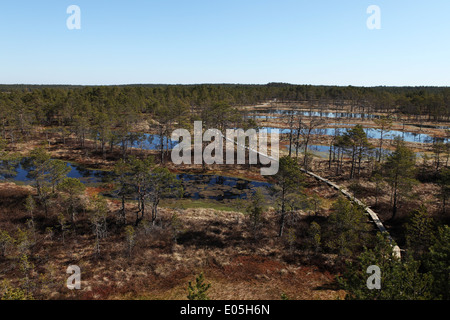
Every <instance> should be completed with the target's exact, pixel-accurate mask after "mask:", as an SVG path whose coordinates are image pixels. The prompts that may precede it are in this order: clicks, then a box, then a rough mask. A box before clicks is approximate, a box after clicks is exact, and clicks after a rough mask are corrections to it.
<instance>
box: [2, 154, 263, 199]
mask: <svg viewBox="0 0 450 320" xmlns="http://www.w3.org/2000/svg"><path fill="white" fill-rule="evenodd" d="M26 160H27V159H26V158H25V159H22V160H21V161H17V162H15V163H14V162H9V163H6V162H0V181H1V180H3V181H5V180H7V181H16V182H22V183H25V184H31V183H32V182H33V180H32V178H31V177H30V176H29V173H30V171H31V170H32V168H30V167H28V166H27V165H26V162H27V161H26ZM67 166H68V167H69V168H70V172H69V174H68V175H67V176H68V177H70V178H77V179H80V181H81V182H83V183H85V184H95V183H105V182H112V181H113V179H114V176H113V174H112V173H111V172H109V171H102V170H92V169H86V168H84V167H83V166H80V165H78V164H74V163H67ZM177 179H179V180H181V182H182V185H183V189H184V197H185V198H191V199H213V200H230V199H238V198H240V199H245V198H247V197H248V196H249V195H250V194H253V192H255V190H256V188H261V187H269V186H270V184H269V183H265V182H258V181H248V180H243V179H238V178H233V177H226V176H219V175H201V174H179V175H177Z"/></svg>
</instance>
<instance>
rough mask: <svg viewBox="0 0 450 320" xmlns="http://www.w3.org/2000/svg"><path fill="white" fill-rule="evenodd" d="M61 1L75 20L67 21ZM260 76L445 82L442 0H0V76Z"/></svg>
mask: <svg viewBox="0 0 450 320" xmlns="http://www.w3.org/2000/svg"><path fill="white" fill-rule="evenodd" d="M72 4H74V5H78V6H79V7H80V9H81V30H69V29H68V28H67V27H66V20H67V18H68V17H69V14H67V13H66V9H67V7H68V6H69V5H72ZM369 5H378V6H379V7H380V8H381V30H369V29H368V28H367V26H366V20H367V19H368V17H369V14H367V13H366V10H367V7H368V6H369ZM268 82H289V83H295V84H316V85H321V84H322V85H360V86H375V85H394V86H403V85H412V86H415V85H437V86H450V1H449V0H429V1H407V0H389V1H387V0H386V1H383V0H370V1H365V0H341V1H336V0H316V1H303V0H276V1H275V0H226V1H223V0H191V1H187V0H146V1H144V0H129V1H115V0H89V1H85V0H71V1H65V0H53V1H47V0H40V1H36V0H29V1H24V0H15V1H2V2H1V3H0V83H3V84H16V83H27V84H83V85H110V84H130V83H170V84H190V83H252V84H264V83H268Z"/></svg>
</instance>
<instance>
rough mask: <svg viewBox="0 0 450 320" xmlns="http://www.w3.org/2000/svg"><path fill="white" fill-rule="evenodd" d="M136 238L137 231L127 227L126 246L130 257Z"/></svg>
mask: <svg viewBox="0 0 450 320" xmlns="http://www.w3.org/2000/svg"><path fill="white" fill-rule="evenodd" d="M135 237H136V231H135V230H134V228H133V226H126V227H125V244H126V248H127V252H128V256H129V257H130V256H131V251H132V250H133V247H134V241H135Z"/></svg>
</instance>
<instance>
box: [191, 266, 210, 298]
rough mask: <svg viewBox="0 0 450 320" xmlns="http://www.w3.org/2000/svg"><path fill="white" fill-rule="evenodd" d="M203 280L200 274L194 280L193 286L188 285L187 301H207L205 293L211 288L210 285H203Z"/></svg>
mask: <svg viewBox="0 0 450 320" xmlns="http://www.w3.org/2000/svg"><path fill="white" fill-rule="evenodd" d="M204 281H205V278H204V276H203V272H202V273H200V275H199V276H198V277H196V278H195V285H192V282H191V281H189V283H188V296H187V298H188V299H189V300H209V298H208V295H207V293H206V292H207V291H208V290H209V288H210V287H211V284H210V283H208V284H206V283H204Z"/></svg>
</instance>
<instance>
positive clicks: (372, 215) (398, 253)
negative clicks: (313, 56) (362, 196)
mask: <svg viewBox="0 0 450 320" xmlns="http://www.w3.org/2000/svg"><path fill="white" fill-rule="evenodd" d="M301 170H302V171H303V172H304V173H306V174H307V175H309V176H311V177H314V178H315V179H317V180H319V181H322V182H324V183H326V184H327V185H329V186H330V187H332V188H333V189H335V190H337V191H339V192H341V193H342V194H343V195H344V196H345V197H346V198H347V199H349V200H350V201H352V202H354V203H356V204H357V205H359V206H361V207H362V208H364V211H365V212H366V213H367V214H368V215H369V216H370V219H371V220H372V221H373V222H374V223H375V225H376V226H377V228H378V230H380V231H381V232H382V233H386V234H387V235H388V238H389V240H390V242H391V245H392V246H393V250H394V252H393V254H394V256H395V257H397V258H399V259H400V258H401V250H400V247H399V246H398V245H397V244H396V243H395V241H394V239H392V237H391V235H390V234H389V232H388V231H387V230H386V228H385V227H384V225H383V223H382V222H381V220H380V218H378V215H377V214H376V213H375V212H374V211H373V210H372V209H370V208H369V207H368V206H366V205H365V204H364V203H363V202H362V201H361V200H359V199H357V198H355V197H354V196H353V195H352V194H350V193H349V192H348V191H347V190H345V189H343V188H341V187H340V186H338V185H337V184H335V183H333V182H331V181H330V180H327V179H325V178H322V177H321V176H319V175H317V174H315V173H312V172H310V171H307V170H305V169H301Z"/></svg>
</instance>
